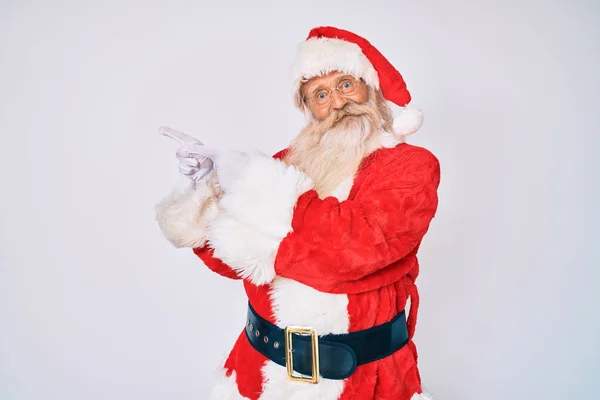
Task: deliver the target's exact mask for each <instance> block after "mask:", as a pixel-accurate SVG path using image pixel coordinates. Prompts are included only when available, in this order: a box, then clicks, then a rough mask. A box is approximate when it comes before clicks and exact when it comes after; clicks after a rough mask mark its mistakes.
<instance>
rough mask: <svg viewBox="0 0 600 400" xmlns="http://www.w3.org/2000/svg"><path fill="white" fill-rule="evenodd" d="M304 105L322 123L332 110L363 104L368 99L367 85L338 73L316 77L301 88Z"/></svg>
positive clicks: (350, 76)
mask: <svg viewBox="0 0 600 400" xmlns="http://www.w3.org/2000/svg"><path fill="white" fill-rule="evenodd" d="M302 95H303V96H304V98H305V99H306V104H307V105H308V107H309V108H310V110H311V111H312V113H313V114H314V115H315V118H317V120H319V121H323V120H324V119H326V118H327V116H328V115H329V114H330V113H331V111H332V110H339V109H341V108H342V107H344V106H345V105H346V103H348V101H354V102H356V103H359V104H360V103H364V102H366V101H367V100H368V99H369V91H368V88H367V85H366V84H365V83H364V82H363V81H362V80H357V79H356V78H354V77H353V76H352V75H348V74H344V73H342V72H339V71H334V72H330V73H329V74H327V75H323V76H317V77H314V78H312V79H311V80H309V81H308V82H306V83H305V84H304V85H303V86H302Z"/></svg>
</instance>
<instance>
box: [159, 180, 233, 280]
mask: <svg viewBox="0 0 600 400" xmlns="http://www.w3.org/2000/svg"><path fill="white" fill-rule="evenodd" d="M220 196H221V192H220V189H219V187H218V183H217V181H216V176H215V174H214V173H211V174H210V175H209V176H208V177H207V178H206V179H203V180H201V181H199V182H198V184H197V186H196V184H195V183H194V182H193V181H191V180H190V179H189V178H187V177H185V178H181V180H180V182H178V184H177V185H176V187H175V188H174V189H173V190H171V192H170V193H169V194H168V195H167V196H166V197H165V198H163V199H162V200H161V201H160V202H159V203H158V204H157V205H156V221H157V222H158V225H159V227H160V230H161V231H162V233H163V235H164V236H165V238H166V239H167V240H168V241H169V242H170V243H171V244H172V245H173V246H175V247H177V248H184V247H190V248H192V249H193V251H194V253H196V254H197V255H198V256H199V257H200V258H201V259H202V260H203V261H204V262H205V264H206V265H207V266H208V268H210V269H211V270H212V271H214V272H216V273H218V274H220V275H223V276H225V277H227V278H231V279H239V276H238V275H237V274H235V273H234V272H233V270H232V269H231V268H229V267H228V266H227V265H225V264H223V263H222V262H220V260H218V259H214V258H213V257H212V250H211V249H209V248H207V247H206V240H207V238H206V232H207V229H208V225H209V224H210V222H211V221H212V220H214V218H215V217H216V215H217V214H218V212H219V210H218V199H219V197H220Z"/></svg>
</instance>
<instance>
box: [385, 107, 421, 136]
mask: <svg viewBox="0 0 600 400" xmlns="http://www.w3.org/2000/svg"><path fill="white" fill-rule="evenodd" d="M421 125H423V111H421V110H420V109H418V108H408V107H404V108H403V109H402V110H401V111H400V114H398V115H396V116H395V117H394V123H393V125H392V127H393V130H394V133H395V134H396V136H408V135H412V134H413V133H415V132H416V131H418V130H419V128H421Z"/></svg>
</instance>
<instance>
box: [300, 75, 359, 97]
mask: <svg viewBox="0 0 600 400" xmlns="http://www.w3.org/2000/svg"><path fill="white" fill-rule="evenodd" d="M349 77H352V75H349V74H342V75H340V76H339V77H338V79H337V82H336V84H335V87H337V86H338V85H339V84H340V82H341V81H342V80H344V79H345V78H349ZM321 89H329V88H328V87H327V86H325V85H319V86H316V87H313V88H310V89H308V94H313V93H314V92H316V91H318V90H321Z"/></svg>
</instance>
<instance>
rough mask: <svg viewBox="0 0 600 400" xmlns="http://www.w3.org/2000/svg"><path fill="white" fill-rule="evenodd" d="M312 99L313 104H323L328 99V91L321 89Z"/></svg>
mask: <svg viewBox="0 0 600 400" xmlns="http://www.w3.org/2000/svg"><path fill="white" fill-rule="evenodd" d="M313 100H314V102H315V104H318V105H320V106H322V105H325V104H327V102H328V101H329V93H327V92H326V91H324V90H322V91H320V92H318V93H317V94H316V95H315V97H314V98H313Z"/></svg>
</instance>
